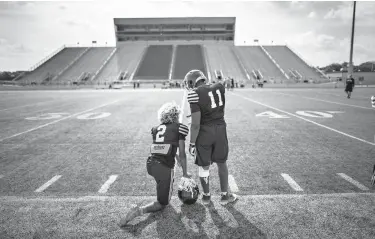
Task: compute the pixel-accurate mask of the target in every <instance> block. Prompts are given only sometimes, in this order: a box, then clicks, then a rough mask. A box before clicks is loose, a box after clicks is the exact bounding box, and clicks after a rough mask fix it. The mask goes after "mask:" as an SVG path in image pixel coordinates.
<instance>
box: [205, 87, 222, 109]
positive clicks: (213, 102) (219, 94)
mask: <svg viewBox="0 0 375 239" xmlns="http://www.w3.org/2000/svg"><path fill="white" fill-rule="evenodd" d="M216 94H217V96H218V97H219V106H222V105H223V101H222V100H221V93H220V90H216ZM208 96H209V97H210V99H211V108H212V109H214V108H216V107H217V105H216V102H215V98H214V94H213V93H212V91H210V92H208Z"/></svg>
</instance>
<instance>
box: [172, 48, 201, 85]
mask: <svg viewBox="0 0 375 239" xmlns="http://www.w3.org/2000/svg"><path fill="white" fill-rule="evenodd" d="M193 69H197V70H201V71H202V72H204V74H205V75H207V70H206V64H205V59H204V54H203V49H202V46H201V45H178V46H177V47H176V53H175V62H174V67H173V73H172V79H175V80H182V79H184V77H185V75H186V73H188V72H189V71H190V70H193Z"/></svg>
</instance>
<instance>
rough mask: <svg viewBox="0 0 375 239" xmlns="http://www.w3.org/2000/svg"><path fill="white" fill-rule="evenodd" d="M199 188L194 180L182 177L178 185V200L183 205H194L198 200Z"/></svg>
mask: <svg viewBox="0 0 375 239" xmlns="http://www.w3.org/2000/svg"><path fill="white" fill-rule="evenodd" d="M198 196H199V187H198V185H197V183H196V182H195V181H194V179H192V178H185V177H182V178H181V180H180V183H179V185H178V198H179V199H180V201H181V202H182V203H183V204H188V205H191V204H194V203H195V202H196V201H197V200H198Z"/></svg>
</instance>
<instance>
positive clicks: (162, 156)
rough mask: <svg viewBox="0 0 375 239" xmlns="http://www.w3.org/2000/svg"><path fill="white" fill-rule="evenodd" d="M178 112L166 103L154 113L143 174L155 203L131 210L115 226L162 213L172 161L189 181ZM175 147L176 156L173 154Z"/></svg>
mask: <svg viewBox="0 0 375 239" xmlns="http://www.w3.org/2000/svg"><path fill="white" fill-rule="evenodd" d="M180 114H181V110H180V108H179V106H178V105H177V104H176V103H174V102H173V103H166V104H164V105H163V106H162V107H161V108H160V109H159V111H158V118H159V121H160V125H158V126H156V127H153V128H152V129H151V135H152V141H153V142H152V144H151V149H150V151H151V152H150V153H151V155H150V156H149V157H148V159H147V172H148V174H149V175H151V176H152V177H154V179H155V182H156V193H157V201H155V202H152V203H150V204H148V205H146V206H142V207H139V206H136V207H133V208H132V209H131V210H130V211H129V212H128V214H127V215H126V217H125V218H123V219H121V221H120V223H119V226H125V225H126V224H128V223H129V222H130V221H131V220H133V219H134V218H135V217H138V216H141V215H143V214H145V213H150V212H156V211H160V210H163V209H164V208H165V207H166V206H167V205H168V204H169V201H170V199H171V195H172V187H173V181H174V166H175V158H176V159H177V160H178V164H179V165H180V166H181V167H182V171H183V177H186V178H189V177H190V175H188V173H187V165H186V153H185V138H186V136H187V135H188V133H189V129H188V127H187V126H186V125H184V124H181V123H179V116H180ZM177 148H178V150H179V155H176V153H177Z"/></svg>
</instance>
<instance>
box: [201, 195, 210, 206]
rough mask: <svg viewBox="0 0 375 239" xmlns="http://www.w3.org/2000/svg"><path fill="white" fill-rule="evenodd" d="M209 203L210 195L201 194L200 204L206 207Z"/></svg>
mask: <svg viewBox="0 0 375 239" xmlns="http://www.w3.org/2000/svg"><path fill="white" fill-rule="evenodd" d="M210 202H211V195H210V194H209V195H205V194H203V195H202V203H203V204H204V205H208V204H210Z"/></svg>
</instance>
